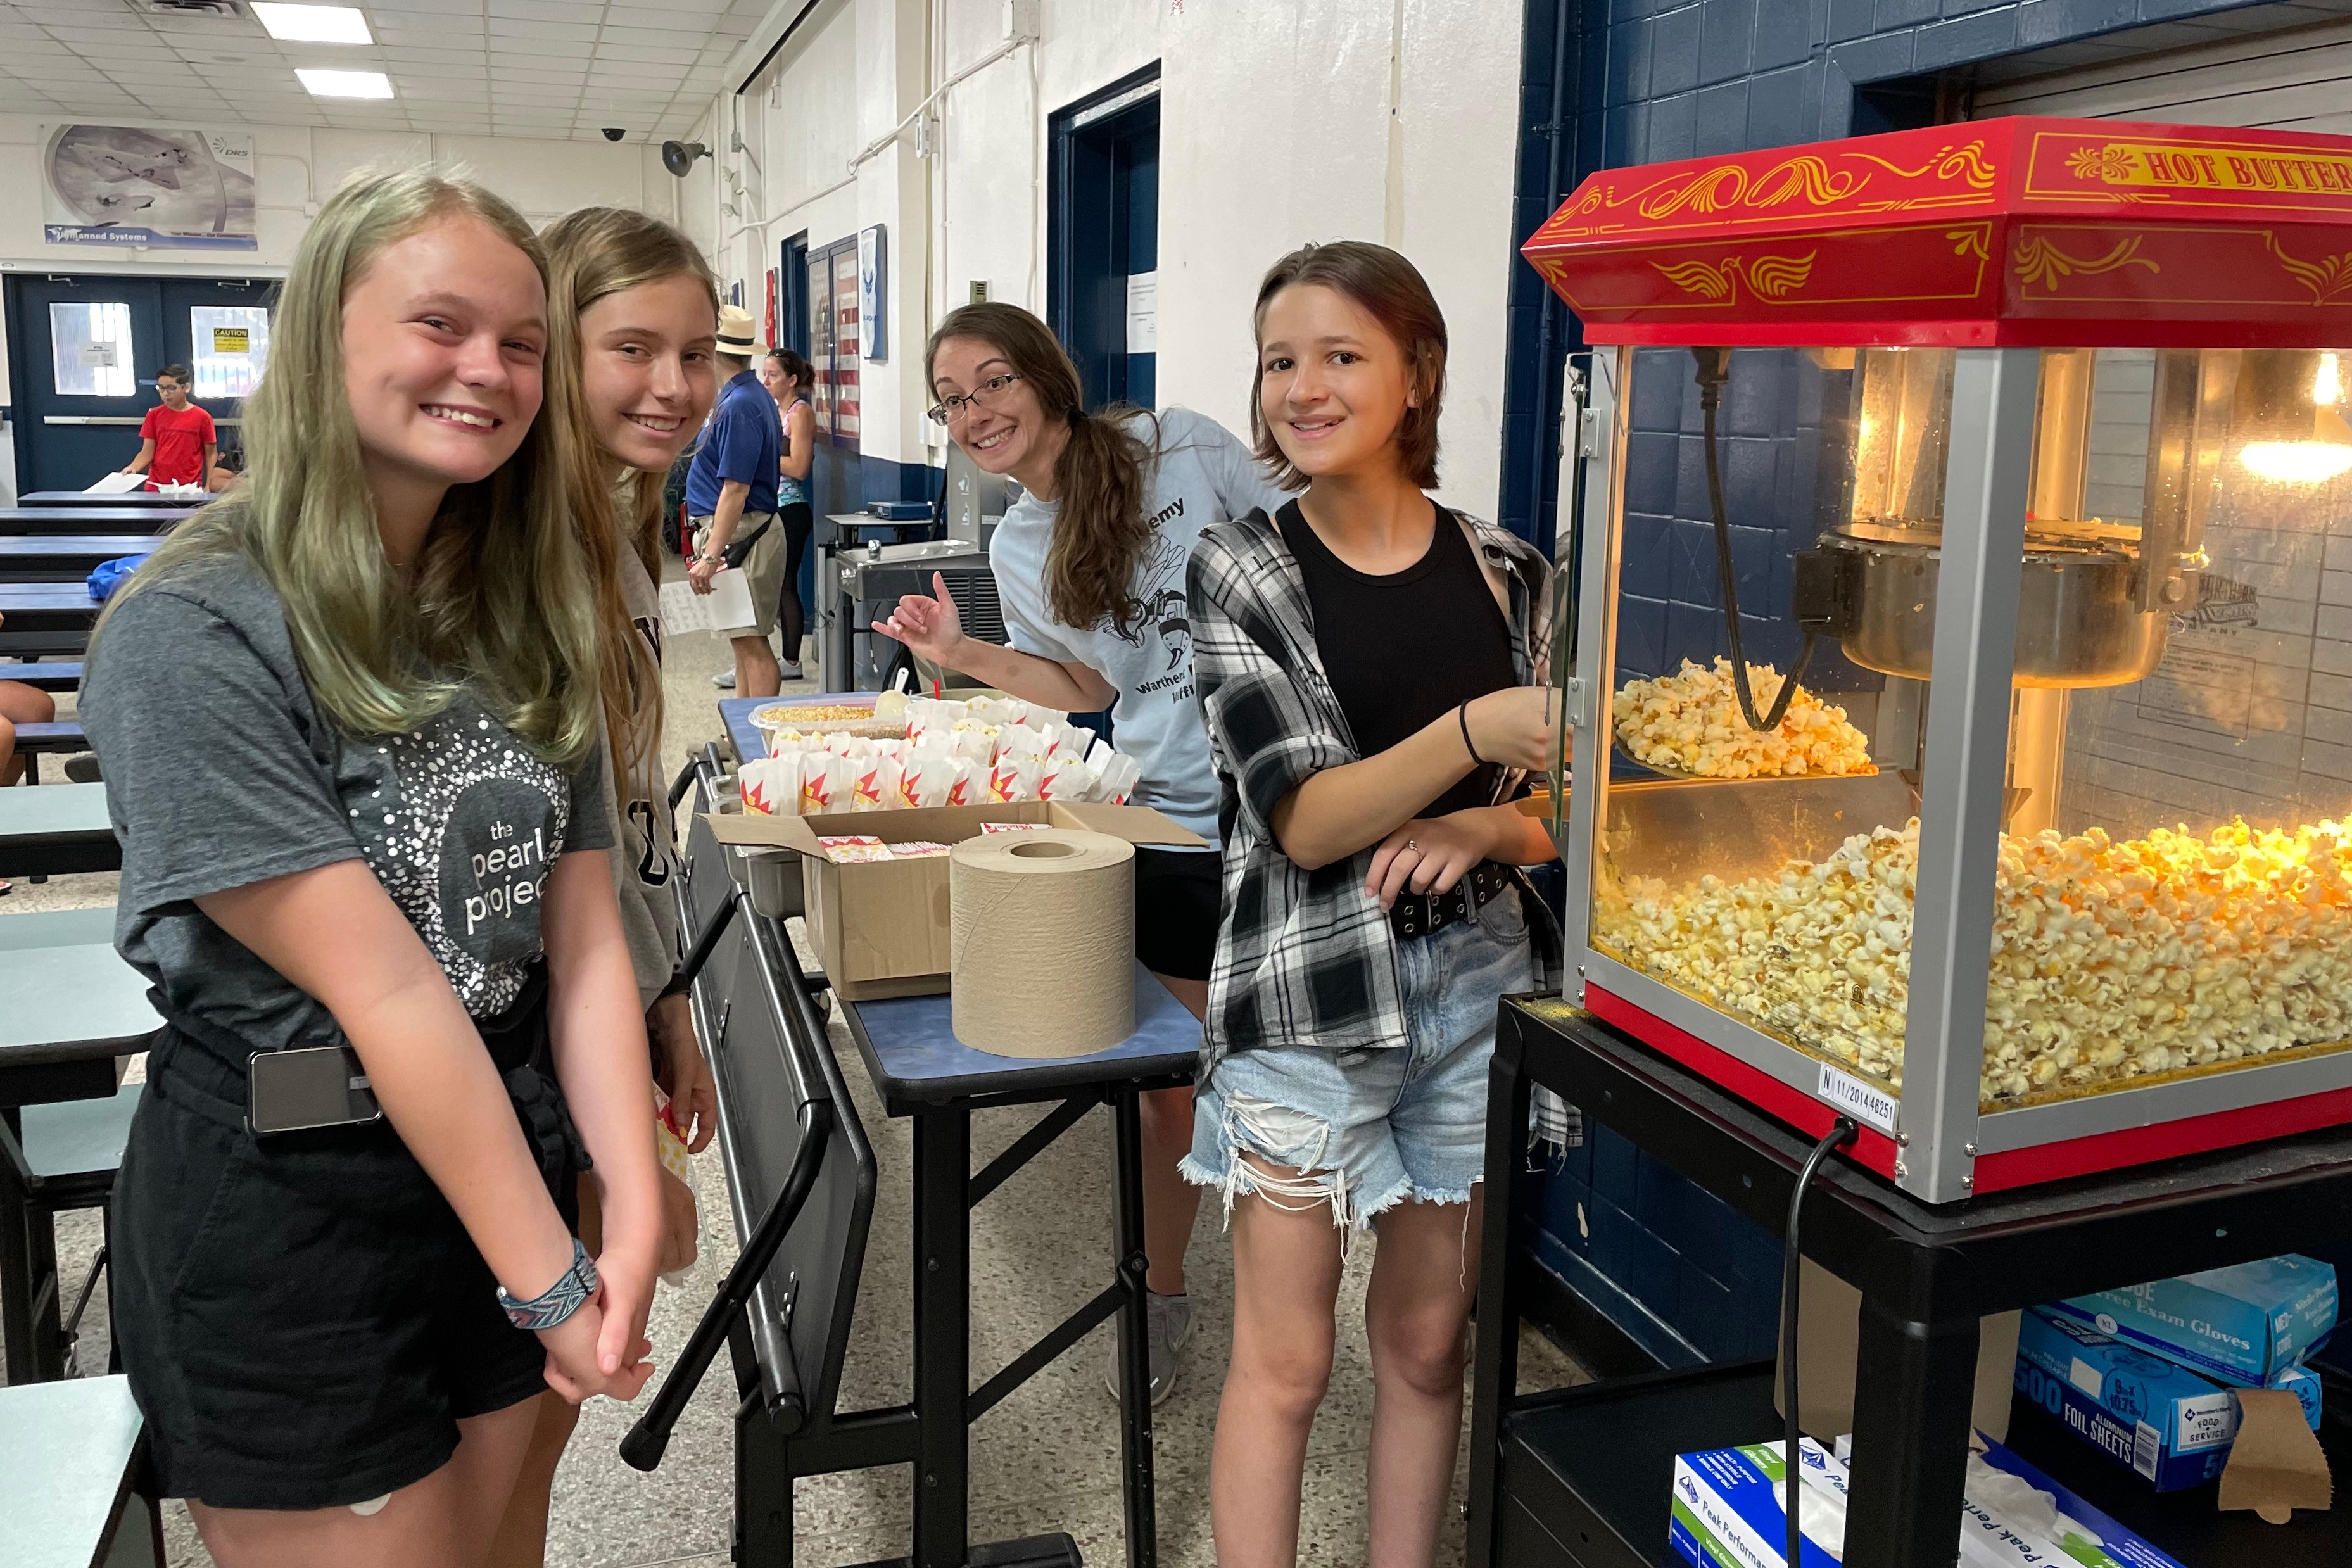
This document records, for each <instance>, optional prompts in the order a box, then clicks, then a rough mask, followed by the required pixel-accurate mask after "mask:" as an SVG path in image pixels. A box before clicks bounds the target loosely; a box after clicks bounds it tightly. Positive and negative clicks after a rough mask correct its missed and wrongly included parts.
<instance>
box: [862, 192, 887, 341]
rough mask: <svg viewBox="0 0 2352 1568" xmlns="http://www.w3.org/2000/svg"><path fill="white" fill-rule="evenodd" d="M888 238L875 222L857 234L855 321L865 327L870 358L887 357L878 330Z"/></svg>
mask: <svg viewBox="0 0 2352 1568" xmlns="http://www.w3.org/2000/svg"><path fill="white" fill-rule="evenodd" d="M889 238H890V237H889V236H888V235H887V233H885V232H884V226H883V225H881V224H878V223H877V224H876V225H875V226H873V227H871V228H868V229H863V230H860V231H859V233H858V236H857V320H858V323H859V324H860V325H861V326H863V327H864V328H865V330H866V342H865V344H864V347H865V350H866V358H867V359H873V360H887V359H888V358H889V357H890V343H889V340H888V338H887V336H886V335H885V334H884V332H883V330H882V310H883V307H884V306H885V305H886V304H887V303H888V302H889V290H890V245H889Z"/></svg>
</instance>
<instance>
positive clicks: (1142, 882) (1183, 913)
mask: <svg viewBox="0 0 2352 1568" xmlns="http://www.w3.org/2000/svg"><path fill="white" fill-rule="evenodd" d="M1218 863H1219V856H1218V855H1217V852H1216V851H1215V850H1213V849H1211V850H1198V849H1190V850H1188V849H1153V848H1150V847H1147V846H1144V845H1140V844H1139V845H1137V846H1136V848H1135V956H1136V957H1137V958H1139V959H1140V960H1141V961H1142V963H1143V967H1144V968H1146V969H1149V970H1150V971H1151V973H1154V974H1170V975H1173V976H1175V977H1176V978H1177V979H1179V980H1199V981H1202V982H1205V981H1207V979H1208V978H1209V965H1210V964H1211V963H1213V962H1214V961H1215V959H1216V956H1217V900H1218V898H1219V897H1220V895H1221V894H1222V893H1223V878H1222V875H1221V873H1220V872H1219V870H1218Z"/></svg>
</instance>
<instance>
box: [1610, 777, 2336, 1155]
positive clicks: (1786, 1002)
mask: <svg viewBox="0 0 2352 1568" xmlns="http://www.w3.org/2000/svg"><path fill="white" fill-rule="evenodd" d="M2348 841H2352V829H2347V826H2344V825H2343V824H2340V823H2336V822H2321V823H2318V824H2316V825H2306V826H2301V827H2297V828H2295V829H2294V830H2292V831H2280V830H2275V829H2272V830H2258V829H2255V828H2252V827H2249V826H2247V825H2246V824H2245V823H2244V822H2243V821H2242V820H2240V821H2235V822H2232V823H2231V824H2230V825H2228V826H2223V827H2220V828H2216V829H2215V830H2213V831H2212V832H2211V833H2210V834H2207V835H2204V836H2202V837H2200V836H2197V835H2194V834H2191V833H2189V831H2188V830H2187V829H2186V828H2185V827H2183V828H2179V829H2172V830H2168V829H2161V828H2159V829H2158V830H2157V831H2155V832H2153V833H2151V834H2149V835H2148V836H2147V837H2145V838H2137V839H2129V840H2124V841H2117V840H2116V839H2113V838H2111V837H2109V835H2108V834H2107V833H2106V832H2105V830H2104V829H2102V828H2096V827H2094V828H2091V829H2089V830H2088V831H2086V832H2084V833H2080V834H2076V835H2074V836H2073V837H2062V836H2061V835H2060V834H2058V833H2057V832H2056V831H2055V830H2054V829H2045V830H2044V831H2042V832H2041V833H2039V834H2035V835H2032V836H2031V837H2009V836H2007V835H2004V836H2003V837H2002V839H2001V842H2000V850H1999V855H2000V868H1999V872H1998V879H1997V882H1996V888H1995V893H1994V900H1995V901H1994V913H1993V942H1992V952H1991V955H1990V974H1989V991H1988V996H1987V1005H1986V1010H1985V1057H1984V1069H1983V1074H1982V1077H1981V1079H1980V1082H1979V1092H1980V1096H1981V1100H1982V1102H1983V1103H1984V1104H1985V1105H1986V1106H1987V1107H1988V1108H1995V1107H1998V1106H2000V1105H2003V1104H2011V1103H2015V1102H2018V1101H2020V1100H2026V1099H2028V1098H2032V1097H2039V1096H2043V1095H2050V1094H2058V1093H2065V1092H2073V1091H2081V1090H2084V1089H2095V1088H2099V1087H2103V1086H2113V1085H2115V1084H2118V1083H2122V1082H2124V1081H2126V1080H2127V1079H2134V1078H2139V1077H2144V1076H2147V1075H2151V1074H2156V1073H2168V1072H2179V1071H2181V1070H2184V1069H2189V1068H2201V1067H2208V1066H2211V1065H2213V1064H2215V1063H2221V1062H2231V1061H2237V1060H2241V1059H2243V1058H2249V1057H2260V1056H2268V1055H2271V1054H2273V1053H2275V1052H2279V1051H2284V1050H2292V1049H2295V1048H2297V1047H2310V1046H2321V1045H2332V1044H2336V1043H2340V1042H2343V1041H2346V1040H2347V1039H2352V842H2348ZM1918 856H1919V825H1918V821H1917V819H1916V818H1914V819H1913V820H1912V821H1911V822H1910V823H1909V824H1907V825H1906V826H1904V827H1903V828H1902V829H1900V830H1896V829H1894V828H1889V827H1880V828H1877V829H1875V830H1874V831H1873V832H1870V833H1866V834H1856V835H1855V836H1853V837H1850V838H1848V839H1847V840H1845V842H1844V843H1843V844H1842V845H1840V846H1839V847H1838V848H1837V849H1836V850H1835V851H1834V852H1832V854H1831V855H1830V856H1829V857H1828V858H1825V859H1823V860H1821V861H1819V862H1814V861H1810V860H1791V861H1789V862H1787V863H1786V864H1784V865H1783V866H1782V867H1781V868H1780V870H1779V871H1778V872H1776V873H1771V874H1769V875H1766V876H1761V877H1753V878H1748V879H1742V880H1739V881H1736V882H1729V883H1727V882H1724V881H1722V880H1720V879H1717V878H1715V877H1711V876H1709V877H1702V878H1700V879H1698V881H1696V883H1693V884H1688V885H1685V886H1684V887H1681V888H1679V889H1669V888H1668V887H1666V886H1665V884H1664V883H1662V882H1659V881H1657V880H1655V879H1640V878H1636V879H1628V880H1626V881H1625V882H1623V883H1622V885H1621V884H1617V883H1604V884H1603V886H1602V889H1601V896H1600V898H1599V899H1598V900H1596V901H1595V906H1594V918H1595V926H1594V937H1595V940H1596V942H1597V943H1599V944H1600V945H1602V946H1605V947H1606V948H1608V949H1609V950H1611V951H1612V952H1616V953H1617V954H1619V955H1620V956H1622V957H1623V958H1624V959H1625V960H1626V961H1627V962H1629V963H1634V964H1637V965H1638V966H1640V967H1641V968H1643V969H1644V970H1646V971H1648V972H1649V973H1652V974H1654V975H1655V976H1657V977H1658V978H1659V979H1661V980H1664V981H1665V982H1667V983H1668V984H1674V985H1676V986H1678V987H1680V988H1682V989H1684V990H1686V991H1689V992H1691V993H1693V994H1696V995H1698V996H1701V997H1703V998H1705V999H1706V1000H1708V1001H1710V1002H1712V1003H1713V1004H1715V1005H1717V1006H1720V1007H1722V1008H1723V1009H1724V1010H1725V1011H1727V1012H1729V1013H1732V1014H1735V1015H1742V1016H1747V1017H1748V1018H1749V1019H1751V1020H1752V1021H1754V1022H1756V1023H1758V1024H1759V1025H1761V1026H1765V1027H1767V1028H1769V1029H1770V1030H1772V1031H1773V1032H1774V1033H1777V1034H1779V1035H1781V1036H1783V1037H1787V1038H1790V1039H1792V1040H1801V1041H1803V1042H1804V1043H1805V1044H1806V1045H1807V1046H1808V1047H1811V1048H1814V1049H1819V1050H1822V1051H1825V1052H1826V1053H1827V1054H1829V1055H1831V1056H1832V1057H1834V1058H1837V1059H1839V1060H1841V1061H1843V1062H1845V1063H1847V1064H1848V1065H1850V1066H1853V1067H1856V1068H1860V1069H1861V1070H1863V1071H1864V1072H1865V1073H1868V1074H1870V1075H1872V1076H1874V1077H1876V1078H1879V1079H1884V1080H1885V1081H1886V1082H1888V1083H1890V1084H1893V1085H1895V1087H1896V1088H1898V1089H1899V1088H1900V1087H1901V1085H1902V1081H1903V1028H1904V1013H1905V1009H1906V1006H1907V1005H1908V1002H1909V996H1910V991H1909V980H1910V967H1911V912H1912V900H1913V898H1914V897H1915V895H1916V879H1917V869H1918Z"/></svg>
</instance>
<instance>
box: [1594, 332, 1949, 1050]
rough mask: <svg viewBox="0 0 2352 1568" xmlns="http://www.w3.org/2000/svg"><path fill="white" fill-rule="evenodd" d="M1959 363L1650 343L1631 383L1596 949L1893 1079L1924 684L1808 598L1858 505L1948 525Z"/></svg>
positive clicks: (1882, 516) (1895, 355) (1903, 520)
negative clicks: (1863, 660)
mask: <svg viewBox="0 0 2352 1568" xmlns="http://www.w3.org/2000/svg"><path fill="white" fill-rule="evenodd" d="M1952 367H1953V355H1952V353H1950V352H1949V351H1948V350H1926V349H1923V350H1911V351H1857V350H1853V349H1828V350H1783V349H1741V350H1738V351H1736V352H1734V353H1731V354H1729V355H1728V356H1727V357H1722V356H1720V354H1719V351H1704V350H1702V351H1696V352H1694V351H1689V350H1681V349H1673V350H1668V349H1644V350H1640V351H1636V352H1635V353H1633V366H1632V371H1631V374H1630V375H1629V377H1628V385H1627V388H1626V395H1627V399H1628V404H1629V407H1628V412H1627V431H1628V435H1627V441H1628V445H1627V448H1626V451H1625V454H1624V468H1623V474H1624V479H1623V485H1622V496H1621V505H1622V525H1621V526H1622V535H1621V539H1620V554H1619V565H1618V574H1617V582H1616V587H1615V598H1614V603H1613V604H1612V605H1610V606H1609V608H1610V611H1611V625H1612V629H1613V633H1614V648H1615V667H1614V668H1613V670H1612V672H1611V679H1610V680H1609V686H1610V694H1609V699H1608V704H1609V706H1608V710H1607V714H1606V717H1605V721H1604V724H1605V731H1606V733H1608V734H1609V736H1610V737H1611V739H1612V742H1613V743H1612V758H1611V768H1610V775H1611V782H1610V784H1609V789H1608V795H1607V800H1606V805H1605V809H1604V816H1603V820H1602V822H1601V830H1600V834H1599V840H1598V842H1597V843H1596V845H1595V846H1594V858H1593V866H1594V873H1593V886H1592V893H1591V928H1590V929H1591V943H1592V945H1593V946H1594V947H1595V948H1596V949H1598V950H1600V951H1601V952H1606V953H1608V954H1610V955H1611V956H1612V957H1615V958H1617V959H1619V960H1620V961H1621V962H1622V963H1627V964H1629V965H1631V966H1633V968H1635V969H1638V970H1640V971H1642V972H1643V973H1646V974H1647V975H1649V976H1650V977H1651V978H1653V979H1654V980H1656V981H1659V982H1661V983H1662V984H1665V985H1668V986H1671V987H1673V988H1675V989H1676V990H1678V991H1681V992H1683V993H1684V994H1687V995H1689V996H1691V997H1694V998H1696V999H1697V1000H1699V1001H1701V1002H1704V1003H1706V1004H1707V1005H1709V1006H1711V1007H1714V1008H1716V1009H1717V1010H1718V1011H1719V1012H1721V1013H1724V1014H1726V1015H1728V1016H1730V1017H1731V1018H1733V1019H1736V1020H1737V1021H1738V1022H1739V1023H1742V1024H1745V1025H1747V1026H1751V1027H1753V1028H1756V1029H1759V1030H1762V1031H1764V1032H1765V1033H1767V1034H1769V1035H1771V1036H1773V1037H1778V1038H1779V1039H1780V1040H1782V1041H1783V1042H1785V1043H1787V1044H1790V1045H1792V1046H1795V1047H1799V1048H1800V1049H1802V1050H1806V1051H1809V1052H1811V1053H1812V1054H1814V1055H1816V1056H1819V1057H1822V1058H1826V1059H1829V1060H1832V1061H1835V1062H1837V1063H1839V1064H1841V1065H1842V1066H1843V1067H1845V1068H1848V1069H1850V1070H1853V1071H1857V1072H1861V1073H1864V1074H1866V1075H1868V1076H1870V1077H1873V1078H1874V1079H1878V1080H1880V1081H1881V1082H1883V1083H1885V1084H1888V1085H1890V1086H1893V1085H1896V1084H1899V1081H1900V1063H1901V1048H1902V1038H1903V1007H1904V998H1905V977H1906V971H1907V967H1908V954H1909V932H1910V905H1911V897H1912V894H1911V878H1912V868H1913V867H1914V865H1915V864H1916V837H1915V836H1914V834H1913V833H1912V831H1911V830H1910V829H1909V828H1908V827H1907V826H1906V825H1907V824H1909V823H1910V822H1911V820H1912V818H1913V816H1914V813H1915V811H1916V805H1915V800H1914V795H1913V789H1912V784H1911V782H1910V780H1908V779H1906V776H1905V773H1906V770H1912V769H1914V768H1915V765H1916V761H1917V754H1918V736H1919V733H1920V730H1919V726H1920V721H1921V716H1922V712H1923V710H1924V690H1925V686H1924V682H1921V681H1918V680H1904V679H1888V678H1887V677H1886V676H1885V674H1884V673H1882V672H1880V671H1878V670H1875V669H1873V668H1866V667H1864V665H1862V664H1859V663H1857V662H1856V661H1854V660H1853V659H1851V658H1847V657H1846V656H1845V655H1844V653H1843V651H1842V650H1841V648H1840V647H1839V646H1838V644H1837V642H1836V641H1835V640H1834V639H1832V638H1829V637H1820V638H1814V637H1808V636H1807V635H1806V634H1805V633H1804V631H1803V630H1802V629H1801V626H1800V623H1799V621H1798V619H1797V618H1796V616H1795V615H1793V614H1792V605H1793V604H1796V603H1798V602H1801V601H1804V600H1806V599H1807V598H1808V596H1809V595H1811V596H1812V597H1816V598H1817V597H1818V596H1819V594H1820V584H1819V583H1818V581H1815V580H1813V579H1814V578H1815V577H1816V575H1817V574H1818V571H1819V562H1818V556H1819V552H1817V551H1815V549H1814V546H1815V545H1816V542H1817V541H1818V540H1819V539H1821V537H1822V535H1823V534H1825V533H1830V532H1835V531H1839V530H1842V529H1846V528H1848V527H1849V526H1850V525H1851V524H1852V523H1853V521H1854V520H1855V519H1856V518H1857V517H1859V518H1862V519H1864V520H1865V521H1869V522H1870V523H1871V524H1873V525H1874V527H1876V528H1878V529H1880V530H1882V531H1885V532H1887V533H1888V534H1889V535H1891V537H1892V538H1893V539H1894V540H1895V542H1898V543H1899V542H1901V541H1902V540H1903V538H1904V537H1905V534H1906V531H1907V530H1913V529H1917V528H1920V527H1923V526H1924V527H1926V528H1927V529H1929V530H1932V528H1933V526H1934V525H1935V524H1936V522H1937V520H1938V519H1939V518H1940V514H1941V510H1942V490H1943V477H1944V453H1945V440H1946V436H1947V432H1948V426H1949V422H1950V421H1949V411H1950V401H1951V385H1952ZM1709 405H1714V406H1713V407H1712V408H1710V406H1709ZM1710 459H1711V460H1710ZM1735 605H1736V610H1735V608H1734V606H1735ZM1930 607H1931V608H1932V606H1930ZM1735 654H1736V655H1738V656H1742V657H1744V660H1745V663H1746V666H1747V668H1746V676H1747V679H1745V680H1744V681H1743V680H1742V679H1740V678H1739V675H1740V672H1739V671H1738V669H1737V668H1735V666H1734V664H1733V662H1732V660H1733V658H1734V657H1735ZM1784 677H1785V678H1791V679H1790V681H1789V683H1788V684H1789V685H1790V689H1787V690H1785V691H1784V689H1783V688H1784ZM1913 777H1916V773H1914V774H1913Z"/></svg>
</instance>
